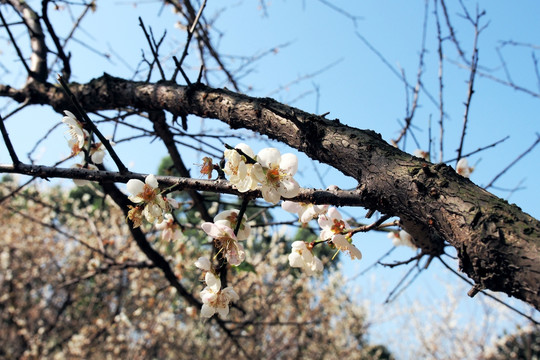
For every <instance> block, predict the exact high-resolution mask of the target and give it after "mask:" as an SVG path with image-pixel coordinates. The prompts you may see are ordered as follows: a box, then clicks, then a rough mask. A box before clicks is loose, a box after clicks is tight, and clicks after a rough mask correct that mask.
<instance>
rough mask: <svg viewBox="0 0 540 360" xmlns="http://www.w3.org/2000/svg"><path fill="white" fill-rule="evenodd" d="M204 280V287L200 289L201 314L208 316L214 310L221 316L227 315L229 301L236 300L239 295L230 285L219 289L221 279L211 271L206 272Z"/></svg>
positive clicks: (211, 314) (210, 315) (213, 312)
mask: <svg viewBox="0 0 540 360" xmlns="http://www.w3.org/2000/svg"><path fill="white" fill-rule="evenodd" d="M204 280H205V282H206V287H205V288H204V289H203V290H202V291H201V299H202V302H203V305H202V308H201V316H203V317H206V318H210V317H212V316H213V315H214V314H215V313H216V312H217V313H218V314H219V315H220V316H222V317H225V316H227V315H228V314H229V303H230V302H231V301H238V300H239V299H240V297H239V296H238V294H237V293H236V291H234V289H233V288H232V287H231V286H227V287H226V288H225V289H221V281H220V280H219V278H218V277H217V276H216V275H214V274H212V273H211V272H207V273H206V275H205V277H204Z"/></svg>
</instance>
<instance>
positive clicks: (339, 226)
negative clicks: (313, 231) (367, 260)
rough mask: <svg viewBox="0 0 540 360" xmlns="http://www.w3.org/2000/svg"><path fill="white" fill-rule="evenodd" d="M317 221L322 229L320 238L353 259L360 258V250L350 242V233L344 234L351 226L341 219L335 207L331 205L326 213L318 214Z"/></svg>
mask: <svg viewBox="0 0 540 360" xmlns="http://www.w3.org/2000/svg"><path fill="white" fill-rule="evenodd" d="M318 222H319V226H320V227H321V229H322V230H321V234H320V238H321V240H330V241H331V242H332V243H333V244H334V245H335V246H336V248H337V249H338V250H340V251H344V252H347V253H348V254H349V255H350V256H351V259H353V260H354V259H358V260H360V259H362V253H361V252H360V250H358V248H357V247H356V246H354V245H353V244H351V243H350V239H351V236H350V234H348V235H345V234H344V231H345V230H347V229H350V228H351V227H350V225H349V224H348V223H347V221H345V220H343V218H342V216H341V214H340V213H339V211H338V209H337V208H335V207H331V208H330V209H329V210H328V214H324V215H320V216H319V219H318Z"/></svg>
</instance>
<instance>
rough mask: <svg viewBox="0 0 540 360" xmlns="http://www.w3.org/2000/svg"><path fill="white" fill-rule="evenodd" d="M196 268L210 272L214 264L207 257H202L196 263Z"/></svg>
mask: <svg viewBox="0 0 540 360" xmlns="http://www.w3.org/2000/svg"><path fill="white" fill-rule="evenodd" d="M195 266H196V267H197V268H199V269H201V270H204V271H210V270H211V269H212V263H211V262H210V259H208V258H207V257H206V256H201V257H200V258H198V259H197V261H195Z"/></svg>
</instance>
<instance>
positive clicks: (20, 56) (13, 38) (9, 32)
mask: <svg viewBox="0 0 540 360" xmlns="http://www.w3.org/2000/svg"><path fill="white" fill-rule="evenodd" d="M0 20H2V25H3V26H4V27H5V28H6V31H7V33H8V36H9V40H10V41H11V44H12V45H13V47H14V48H15V51H16V52H17V56H19V60H20V61H21V63H22V64H23V66H24V68H25V69H26V73H27V74H28V76H32V74H33V72H32V70H30V67H29V66H28V64H27V63H26V61H25V60H24V55H23V53H22V51H21V49H19V45H17V44H18V42H17V40H15V37H14V36H13V34H12V33H11V29H10V28H9V25H8V23H7V22H6V19H4V15H3V14H2V11H1V10H0Z"/></svg>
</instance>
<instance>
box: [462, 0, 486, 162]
mask: <svg viewBox="0 0 540 360" xmlns="http://www.w3.org/2000/svg"><path fill="white" fill-rule="evenodd" d="M462 7H463V9H464V11H465V12H466V14H467V15H466V16H467V18H468V19H469V21H471V23H472V24H473V25H474V42H473V53H472V57H471V66H470V75H469V82H468V87H467V100H466V101H465V113H464V114H463V129H462V131H461V138H460V140H459V147H458V149H457V160H456V163H457V161H459V160H460V159H461V157H462V156H461V154H462V151H463V143H464V141H465V136H466V133H467V124H468V122H469V110H470V107H471V100H472V96H473V94H474V80H475V78H476V70H477V68H478V37H479V36H480V32H481V31H482V28H480V18H481V17H482V16H483V15H484V12H481V13H479V12H478V9H477V11H476V18H475V19H474V20H473V19H472V18H471V17H470V15H469V13H468V12H467V10H466V8H465V6H464V5H463V4H462Z"/></svg>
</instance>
